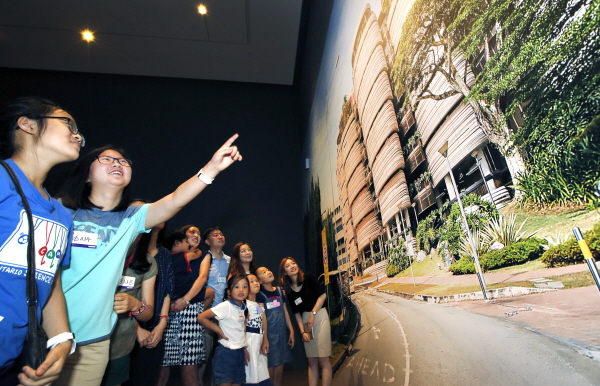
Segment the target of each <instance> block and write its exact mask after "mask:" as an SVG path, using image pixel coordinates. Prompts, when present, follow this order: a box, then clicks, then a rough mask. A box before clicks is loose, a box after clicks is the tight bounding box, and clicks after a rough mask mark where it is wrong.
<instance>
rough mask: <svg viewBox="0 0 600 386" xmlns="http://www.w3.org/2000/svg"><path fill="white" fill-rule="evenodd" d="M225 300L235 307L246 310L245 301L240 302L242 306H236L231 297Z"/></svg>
mask: <svg viewBox="0 0 600 386" xmlns="http://www.w3.org/2000/svg"><path fill="white" fill-rule="evenodd" d="M227 301H228V302H229V303H231V304H233V305H234V306H236V307H237V308H239V309H240V310H242V311H246V307H247V306H246V302H242V306H241V307H240V306H238V305H237V303H236V302H235V301H234V300H233V299H227Z"/></svg>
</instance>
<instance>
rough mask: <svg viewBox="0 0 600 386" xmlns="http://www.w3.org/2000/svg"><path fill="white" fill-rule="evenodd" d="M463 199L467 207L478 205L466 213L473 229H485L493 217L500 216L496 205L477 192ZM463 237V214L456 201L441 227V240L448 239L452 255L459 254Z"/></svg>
mask: <svg viewBox="0 0 600 386" xmlns="http://www.w3.org/2000/svg"><path fill="white" fill-rule="evenodd" d="M462 201H463V206H464V207H465V208H469V207H470V208H475V207H477V210H472V211H471V213H469V214H467V215H466V217H467V222H468V223H469V228H470V229H471V231H474V230H481V229H483V228H484V227H485V226H486V225H487V224H488V223H489V222H490V221H491V220H492V219H493V218H496V217H497V216H498V210H497V209H496V207H495V206H494V205H493V204H492V203H490V202H488V201H484V200H483V199H482V198H481V197H479V196H478V195H476V194H470V195H468V196H466V197H465V198H463V200H462ZM463 238H466V234H465V230H464V228H463V220H462V215H461V213H460V207H459V205H458V202H455V203H454V204H452V207H451V208H450V214H449V215H448V218H447V219H446V223H445V224H444V226H443V227H441V228H440V231H439V240H440V241H447V242H448V252H450V253H451V254H452V255H458V253H459V251H460V247H461V242H462V239H463Z"/></svg>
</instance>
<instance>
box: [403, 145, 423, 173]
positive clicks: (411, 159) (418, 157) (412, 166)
mask: <svg viewBox="0 0 600 386" xmlns="http://www.w3.org/2000/svg"><path fill="white" fill-rule="evenodd" d="M423 162H425V151H424V150H423V146H421V141H418V143H417V145H416V146H415V147H413V149H412V150H411V152H410V154H409V155H408V158H407V159H406V170H407V171H408V174H411V173H412V172H414V171H415V170H416V169H417V168H418V167H419V165H421V164H422V163H423Z"/></svg>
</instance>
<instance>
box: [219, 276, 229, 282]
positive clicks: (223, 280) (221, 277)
mask: <svg viewBox="0 0 600 386" xmlns="http://www.w3.org/2000/svg"><path fill="white" fill-rule="evenodd" d="M217 282H218V283H227V280H225V278H224V277H223V276H219V277H218V278H217Z"/></svg>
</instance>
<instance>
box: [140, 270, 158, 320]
mask: <svg viewBox="0 0 600 386" xmlns="http://www.w3.org/2000/svg"><path fill="white" fill-rule="evenodd" d="M154 283H156V276H152V277H151V278H149V279H147V280H144V281H143V282H142V299H146V305H147V306H148V308H146V309H145V310H144V311H143V312H142V313H141V314H139V315H136V316H135V318H136V319H137V320H138V321H139V322H147V321H149V320H150V319H152V316H153V315H154Z"/></svg>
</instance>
